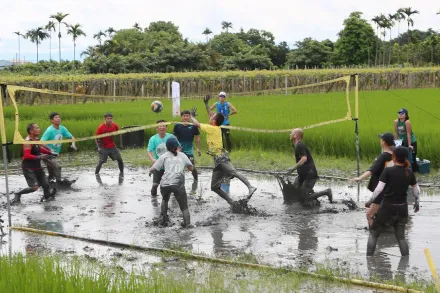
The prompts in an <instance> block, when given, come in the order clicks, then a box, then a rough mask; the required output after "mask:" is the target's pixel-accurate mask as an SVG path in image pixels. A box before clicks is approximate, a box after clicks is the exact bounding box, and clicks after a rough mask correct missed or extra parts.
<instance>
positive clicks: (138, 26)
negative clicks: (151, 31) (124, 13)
mask: <svg viewBox="0 0 440 293" xmlns="http://www.w3.org/2000/svg"><path fill="white" fill-rule="evenodd" d="M133 28H135V29H137V30H138V31H140V32H141V31H142V28H141V27H140V25H139V23H137V22H135V23H134V25H133Z"/></svg>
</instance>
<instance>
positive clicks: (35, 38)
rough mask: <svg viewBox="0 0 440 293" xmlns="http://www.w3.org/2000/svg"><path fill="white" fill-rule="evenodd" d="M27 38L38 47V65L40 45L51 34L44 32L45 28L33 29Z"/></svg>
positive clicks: (28, 32) (27, 34) (27, 33)
mask: <svg viewBox="0 0 440 293" xmlns="http://www.w3.org/2000/svg"><path fill="white" fill-rule="evenodd" d="M26 37H27V38H29V39H30V40H31V42H32V43H35V44H36V45H37V63H38V45H39V44H41V41H43V40H44V39H46V38H48V37H49V34H48V33H47V32H46V31H45V30H44V28H43V27H41V26H39V27H37V28H36V29H32V30H29V31H27V32H26Z"/></svg>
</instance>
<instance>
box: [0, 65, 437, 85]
mask: <svg viewBox="0 0 440 293" xmlns="http://www.w3.org/2000/svg"><path fill="white" fill-rule="evenodd" d="M398 70H399V72H401V73H403V74H408V73H417V72H437V71H439V70H440V68H439V67H416V68H414V67H406V68H399V69H398ZM395 71H396V68H342V69H307V70H274V71H272V70H254V71H222V72H219V71H201V72H173V73H127V74H61V75H53V74H40V75H38V76H31V75H29V76H23V75H19V74H15V73H8V72H2V73H1V74H0V83H5V84H20V83H28V82H30V83H46V82H85V81H95V80H104V79H105V80H119V81H121V80H127V81H128V80H145V79H154V80H158V81H159V80H161V81H164V80H176V81H178V80H179V79H185V78H187V79H200V80H202V81H206V80H220V79H222V78H223V79H224V78H234V77H245V78H254V77H266V78H276V77H284V76H313V77H321V78H323V77H330V78H335V76H344V75H350V74H355V73H359V74H376V73H377V74H384V73H392V72H395Z"/></svg>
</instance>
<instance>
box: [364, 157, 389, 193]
mask: <svg viewBox="0 0 440 293" xmlns="http://www.w3.org/2000/svg"><path fill="white" fill-rule="evenodd" d="M392 159H393V156H392V155H391V154H390V153H387V152H383V153H382V154H380V156H379V157H377V159H376V160H375V161H374V163H373V165H371V167H370V169H369V171H370V172H371V177H370V181H369V182H368V190H370V191H371V192H373V191H374V190H375V189H376V187H377V184H378V183H379V177H380V175H381V174H382V172H383V170H384V169H385V168H386V167H387V166H389V164H390V163H391V162H392Z"/></svg>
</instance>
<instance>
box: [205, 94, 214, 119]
mask: <svg viewBox="0 0 440 293" xmlns="http://www.w3.org/2000/svg"><path fill="white" fill-rule="evenodd" d="M210 99H211V95H210V94H207V95H206V96H205V97H204V98H203V102H204V103H205V108H206V112H207V113H208V117H209V118H211V117H212V116H213V115H214V112H212V110H211V107H209V104H208V103H209V100H210Z"/></svg>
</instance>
